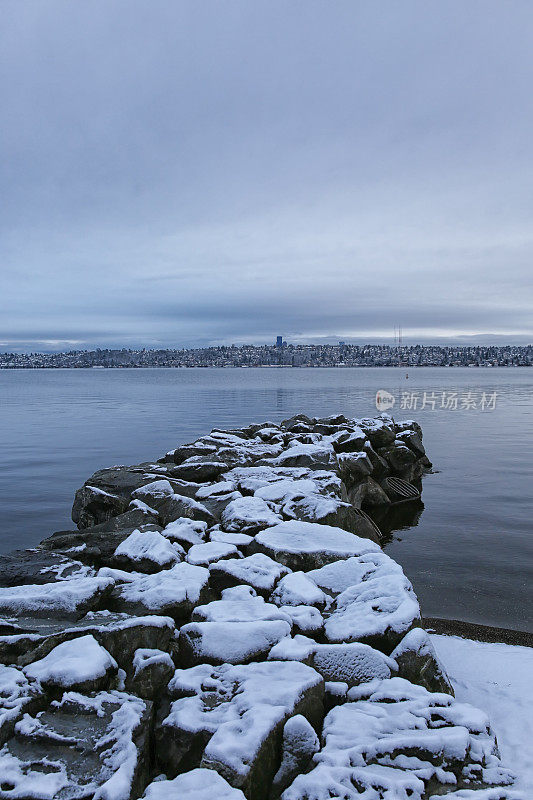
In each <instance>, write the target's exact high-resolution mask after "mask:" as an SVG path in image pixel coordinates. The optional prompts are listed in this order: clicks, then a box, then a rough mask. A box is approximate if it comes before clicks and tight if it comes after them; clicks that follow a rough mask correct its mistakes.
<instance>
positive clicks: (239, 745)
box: [156, 662, 324, 800]
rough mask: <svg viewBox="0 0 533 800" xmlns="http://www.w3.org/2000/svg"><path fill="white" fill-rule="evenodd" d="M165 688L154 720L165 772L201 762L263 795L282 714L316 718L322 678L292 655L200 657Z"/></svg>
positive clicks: (273, 768)
mask: <svg viewBox="0 0 533 800" xmlns="http://www.w3.org/2000/svg"><path fill="white" fill-rule="evenodd" d="M169 693H170V698H171V702H170V705H169V707H168V708H162V709H161V713H160V721H159V724H158V726H157V728H156V743H157V754H158V758H159V760H160V763H161V767H162V768H163V769H164V771H165V772H166V774H167V775H168V776H169V777H173V776H174V775H175V774H176V773H177V772H182V771H184V770H187V769H192V768H194V767H197V766H201V767H208V768H210V769H214V770H216V771H217V772H219V773H220V774H221V775H222V776H223V777H224V778H225V779H226V780H227V781H228V783H230V784H231V785H232V786H234V787H235V788H239V789H241V790H242V791H243V793H244V794H245V796H246V797H247V798H248V800H266V798H267V797H268V793H269V788H270V785H271V783H272V779H273V777H274V775H275V774H276V772H277V770H278V769H279V767H280V762H281V751H282V740H283V728H284V725H285V723H286V722H287V720H288V719H289V718H290V717H292V716H295V715H297V714H302V715H303V716H304V717H305V718H306V719H308V720H309V721H310V722H311V724H312V725H313V726H318V724H320V722H321V718H322V713H323V711H322V708H323V705H322V703H323V693H324V684H323V680H322V678H321V677H320V675H318V673H317V672H315V670H313V669H311V668H310V667H308V666H306V665H305V664H299V663H296V662H293V663H290V662H263V663H257V664H249V665H245V666H230V665H229V664H224V665H223V666H221V667H210V666H207V665H205V664H202V665H199V666H197V667H192V668H191V669H187V670H178V671H177V672H176V675H175V677H174V678H173V679H172V680H171V682H170V684H169Z"/></svg>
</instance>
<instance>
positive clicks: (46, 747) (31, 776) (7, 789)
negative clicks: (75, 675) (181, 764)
mask: <svg viewBox="0 0 533 800" xmlns="http://www.w3.org/2000/svg"><path fill="white" fill-rule="evenodd" d="M149 721H150V712H149V708H148V706H147V704H146V703H145V702H144V701H143V700H141V699H139V698H138V697H133V696H132V695H129V694H125V693H123V692H116V691H113V692H100V693H98V694H96V695H94V694H93V695H91V696H87V695H83V694H79V693H78V692H66V693H65V694H64V695H63V698H62V700H61V701H60V702H55V703H52V704H51V705H50V706H49V707H48V709H46V710H45V711H43V712H41V713H39V714H38V715H37V716H30V715H29V714H26V715H25V716H24V717H23V719H22V720H21V721H20V722H18V723H17V725H16V735H15V736H14V737H13V738H11V739H9V740H8V741H7V743H6V744H5V745H4V747H3V748H2V749H1V750H0V775H1V779H0V786H1V788H0V797H4V798H6V800H7V798H32V800H51V798H82V797H83V798H88V797H91V798H94V800H129V798H130V797H138V796H139V795H140V793H141V791H142V789H143V786H144V781H145V773H146V761H147V757H148V743H149V736H148V728H149Z"/></svg>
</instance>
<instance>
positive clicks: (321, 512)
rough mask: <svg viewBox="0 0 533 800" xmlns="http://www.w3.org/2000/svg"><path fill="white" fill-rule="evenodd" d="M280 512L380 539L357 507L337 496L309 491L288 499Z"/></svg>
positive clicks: (375, 540)
mask: <svg viewBox="0 0 533 800" xmlns="http://www.w3.org/2000/svg"><path fill="white" fill-rule="evenodd" d="M282 512H283V514H284V516H285V517H288V518H289V519H299V520H302V521H305V522H318V523H319V524H320V525H329V526H330V527H334V528H342V529H343V530H345V531H349V532H350V533H355V534H356V535H357V536H362V537H363V538H365V539H371V540H372V541H374V542H376V543H378V544H379V542H380V540H381V535H380V532H379V529H378V528H377V527H376V525H374V524H373V523H372V521H371V520H369V519H368V518H367V517H366V515H365V514H362V513H361V511H360V510H359V509H358V508H355V507H354V506H353V505H351V504H350V503H344V502H343V501H342V500H339V498H338V497H331V496H326V497H325V496H324V495H321V494H318V493H317V492H311V493H309V494H307V495H304V496H303V497H298V498H293V499H291V500H289V501H288V502H287V503H285V505H284V506H283V508H282Z"/></svg>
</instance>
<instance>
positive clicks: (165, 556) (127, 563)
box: [114, 530, 185, 572]
mask: <svg viewBox="0 0 533 800" xmlns="http://www.w3.org/2000/svg"><path fill="white" fill-rule="evenodd" d="M184 554H185V551H184V550H183V548H182V547H181V546H180V545H179V544H176V543H174V544H172V543H171V542H170V541H169V540H168V539H167V538H165V536H163V535H162V534H161V533H159V532H158V531H139V530H137V531H133V533H130V535H129V536H128V537H127V539H124V541H123V542H121V543H120V544H119V546H118V547H117V549H116V550H115V558H114V560H115V562H116V563H117V564H118V565H119V566H120V565H122V566H124V567H126V568H128V567H130V568H133V569H139V570H141V572H157V571H158V570H160V569H164V568H165V567H170V566H172V565H173V564H176V563H177V562H178V561H181V557H182V556H183V555H184Z"/></svg>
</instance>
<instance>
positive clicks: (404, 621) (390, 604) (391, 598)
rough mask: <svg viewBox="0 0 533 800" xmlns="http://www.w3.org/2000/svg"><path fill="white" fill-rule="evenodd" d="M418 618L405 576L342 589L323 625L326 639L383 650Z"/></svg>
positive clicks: (408, 582)
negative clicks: (362, 642)
mask: <svg viewBox="0 0 533 800" xmlns="http://www.w3.org/2000/svg"><path fill="white" fill-rule="evenodd" d="M419 620H420V607H419V605H418V600H417V599H416V595H415V593H414V591H413V587H412V586H411V583H410V581H408V580H407V578H406V577H405V575H403V574H402V575H399V574H392V575H385V576H383V577H379V578H373V579H369V580H366V581H363V582H362V583H360V584H355V585H354V586H350V587H349V588H348V589H345V591H344V592H342V593H341V594H340V595H338V597H337V598H336V600H335V603H334V605H333V607H332V611H331V614H330V616H329V617H328V618H327V619H326V621H325V624H324V632H325V636H326V639H327V640H328V641H329V642H355V641H365V642H367V643H368V644H373V645H375V646H378V647H379V648H380V649H382V650H385V651H386V652H389V653H390V652H391V650H392V649H393V648H394V647H395V646H396V645H397V644H398V642H399V641H400V639H401V638H402V636H403V635H404V634H405V633H407V631H408V630H409V629H410V628H412V627H413V625H414V624H415V623H416V622H418V621H419Z"/></svg>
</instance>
